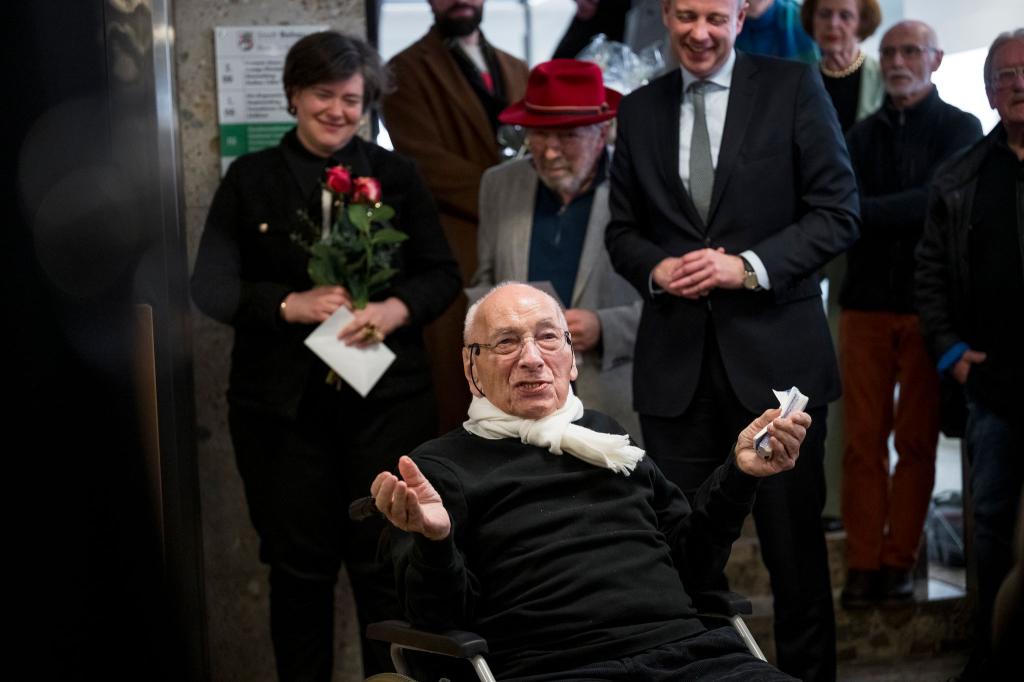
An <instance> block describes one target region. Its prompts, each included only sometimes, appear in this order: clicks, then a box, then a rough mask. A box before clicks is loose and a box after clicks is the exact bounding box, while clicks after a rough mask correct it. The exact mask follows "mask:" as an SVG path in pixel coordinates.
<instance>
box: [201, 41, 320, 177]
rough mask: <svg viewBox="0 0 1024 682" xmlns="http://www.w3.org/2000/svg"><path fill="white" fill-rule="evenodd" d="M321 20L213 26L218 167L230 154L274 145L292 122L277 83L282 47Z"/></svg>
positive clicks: (224, 167)
mask: <svg viewBox="0 0 1024 682" xmlns="http://www.w3.org/2000/svg"><path fill="white" fill-rule="evenodd" d="M327 28H328V27H327V26H218V27H217V28H215V29H214V50H215V53H216V55H217V111H218V120H219V121H220V172H221V175H223V174H224V172H225V171H227V169H228V166H229V165H231V162H232V161H233V160H234V159H235V157H238V156H241V155H242V154H247V153H249V152H255V151H259V150H260V149H265V148H267V147H273V146H274V145H276V144H277V143H278V142H279V141H280V139H281V136H282V135H284V134H285V133H286V132H288V130H290V129H291V127H292V126H293V125H295V119H294V118H292V116H291V115H290V114H289V113H288V102H287V100H286V99H285V96H284V89H283V88H282V87H281V71H282V70H283V69H284V58H285V55H287V54H288V49H289V48H290V47H291V46H292V45H293V44H294V43H295V41H297V40H298V39H299V38H302V37H303V36H305V35H308V34H310V33H315V32H316V31H325V30H327Z"/></svg>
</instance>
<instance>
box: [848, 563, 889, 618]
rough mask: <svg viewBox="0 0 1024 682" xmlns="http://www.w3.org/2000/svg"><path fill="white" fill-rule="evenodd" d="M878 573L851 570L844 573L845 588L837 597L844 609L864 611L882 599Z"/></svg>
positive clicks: (880, 575) (879, 573)
mask: <svg viewBox="0 0 1024 682" xmlns="http://www.w3.org/2000/svg"><path fill="white" fill-rule="evenodd" d="M881 578H882V574H881V572H880V571H860V570H857V569H855V568H851V569H850V570H848V571H847V572H846V586H845V587H843V592H842V594H841V595H840V596H839V601H840V603H842V605H843V608H844V609H866V608H868V607H871V606H874V605H875V604H877V603H878V601H879V600H880V599H881V598H882V591H881Z"/></svg>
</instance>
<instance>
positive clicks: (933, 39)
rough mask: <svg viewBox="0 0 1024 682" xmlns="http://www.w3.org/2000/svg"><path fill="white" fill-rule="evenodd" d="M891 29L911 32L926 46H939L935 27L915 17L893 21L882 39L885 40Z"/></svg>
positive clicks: (936, 47)
mask: <svg viewBox="0 0 1024 682" xmlns="http://www.w3.org/2000/svg"><path fill="white" fill-rule="evenodd" d="M893 31H904V32H911V33H913V34H915V35H917V36H918V38H919V40H920V41H921V44H922V45H927V46H928V47H932V48H935V49H938V48H939V36H938V35H937V34H936V33H935V29H933V28H932V27H931V26H929V25H928V24H926V23H924V22H923V21H918V20H917V19H905V20H903V21H900V22H898V23H895V24H893V25H892V26H891V27H890V28H889V30H888V31H886V32H885V35H883V36H882V40H885V37H886V36H888V35H889V34H890V33H892V32H893Z"/></svg>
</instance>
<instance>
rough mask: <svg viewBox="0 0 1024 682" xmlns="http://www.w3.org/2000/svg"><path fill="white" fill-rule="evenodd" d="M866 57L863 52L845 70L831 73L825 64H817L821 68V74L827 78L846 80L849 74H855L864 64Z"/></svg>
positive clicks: (822, 62)
mask: <svg viewBox="0 0 1024 682" xmlns="http://www.w3.org/2000/svg"><path fill="white" fill-rule="evenodd" d="M866 57H867V55H865V54H864V53H863V52H858V53H857V58H856V59H854V60H853V63H852V64H850V65H849V66H847V67H846V68H845V69H839V70H837V71H833V70H832V69H830V68H828V67H827V66H825V62H824V61H821V62H818V66H819V67H820V68H821V72H822V73H823V74H825V75H826V76H828V77H829V78H846V77H847V76H849V75H850V74H851V73H855V72H856V71H857V69H859V68H860V67H861V65H862V64H863V63H864V59H865V58H866Z"/></svg>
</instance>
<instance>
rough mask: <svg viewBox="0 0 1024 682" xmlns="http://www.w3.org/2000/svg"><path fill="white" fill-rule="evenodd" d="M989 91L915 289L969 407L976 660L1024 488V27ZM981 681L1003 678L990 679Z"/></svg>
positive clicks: (994, 50) (996, 49)
mask: <svg viewBox="0 0 1024 682" xmlns="http://www.w3.org/2000/svg"><path fill="white" fill-rule="evenodd" d="M985 90H986V92H987V94H988V99H989V103H990V104H991V105H992V107H993V108H994V109H996V110H997V111H998V112H999V118H1000V122H999V124H998V125H996V127H995V128H993V130H992V132H991V133H989V134H988V135H987V136H986V137H985V139H983V140H982V141H980V142H978V143H977V144H975V145H973V146H972V147H970V148H969V149H967V150H966V151H964V152H962V153H961V154H958V155H957V156H956V157H954V158H953V159H951V160H950V161H949V162H948V163H947V164H945V165H944V166H943V167H942V168H940V169H939V170H938V171H936V174H935V181H934V183H933V185H932V191H931V195H930V199H929V203H928V214H927V218H926V222H925V228H924V235H923V236H922V238H921V244H920V246H918V250H917V260H918V264H917V274H916V280H915V285H916V297H917V305H918V309H919V312H920V315H921V328H922V331H923V332H924V336H925V340H926V341H927V342H928V345H929V346H930V348H931V350H932V353H933V354H934V356H935V358H936V359H937V360H938V369H939V371H940V372H943V373H945V372H948V373H949V374H950V375H952V377H953V378H954V379H955V380H956V381H957V382H959V383H960V384H962V385H963V387H964V393H965V395H966V399H967V409H968V417H967V426H966V430H965V433H964V440H965V441H966V444H967V451H968V455H969V457H970V463H971V472H970V486H971V503H972V505H973V511H974V524H975V536H974V547H975V552H976V556H977V564H978V598H977V601H976V604H977V616H978V621H977V629H976V632H977V636H978V641H977V645H976V649H975V656H974V657H973V658H972V661H982V660H983V659H984V657H985V656H986V655H987V653H988V646H989V642H988V632H989V628H990V624H991V620H992V604H993V601H994V600H995V595H996V591H997V590H998V588H999V584H1000V582H1001V581H1002V579H1003V577H1004V576H1005V575H1006V573H1007V571H1008V570H1009V568H1010V566H1011V563H1012V554H1011V549H1010V539H1011V537H1012V536H1013V524H1014V520H1015V519H1016V514H1017V507H1018V505H1019V504H1020V502H1019V500H1020V493H1021V486H1022V485H1024V458H1022V457H1021V453H1020V447H1021V442H1022V440H1024V410H1022V409H1021V398H1020V389H1021V386H1024V354H1022V353H1021V338H1022V337H1024V317H1022V316H1021V314H1020V310H1021V301H1024V28H1018V29H1016V30H1015V31H1013V32H1012V33H1003V34H1001V35H1000V36H999V37H997V38H996V39H995V41H994V42H993V43H992V47H990V48H989V51H988V57H987V58H986V59H985ZM978 679H998V677H997V676H995V675H991V674H988V672H987V671H984V670H982V672H981V673H979V675H978Z"/></svg>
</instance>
